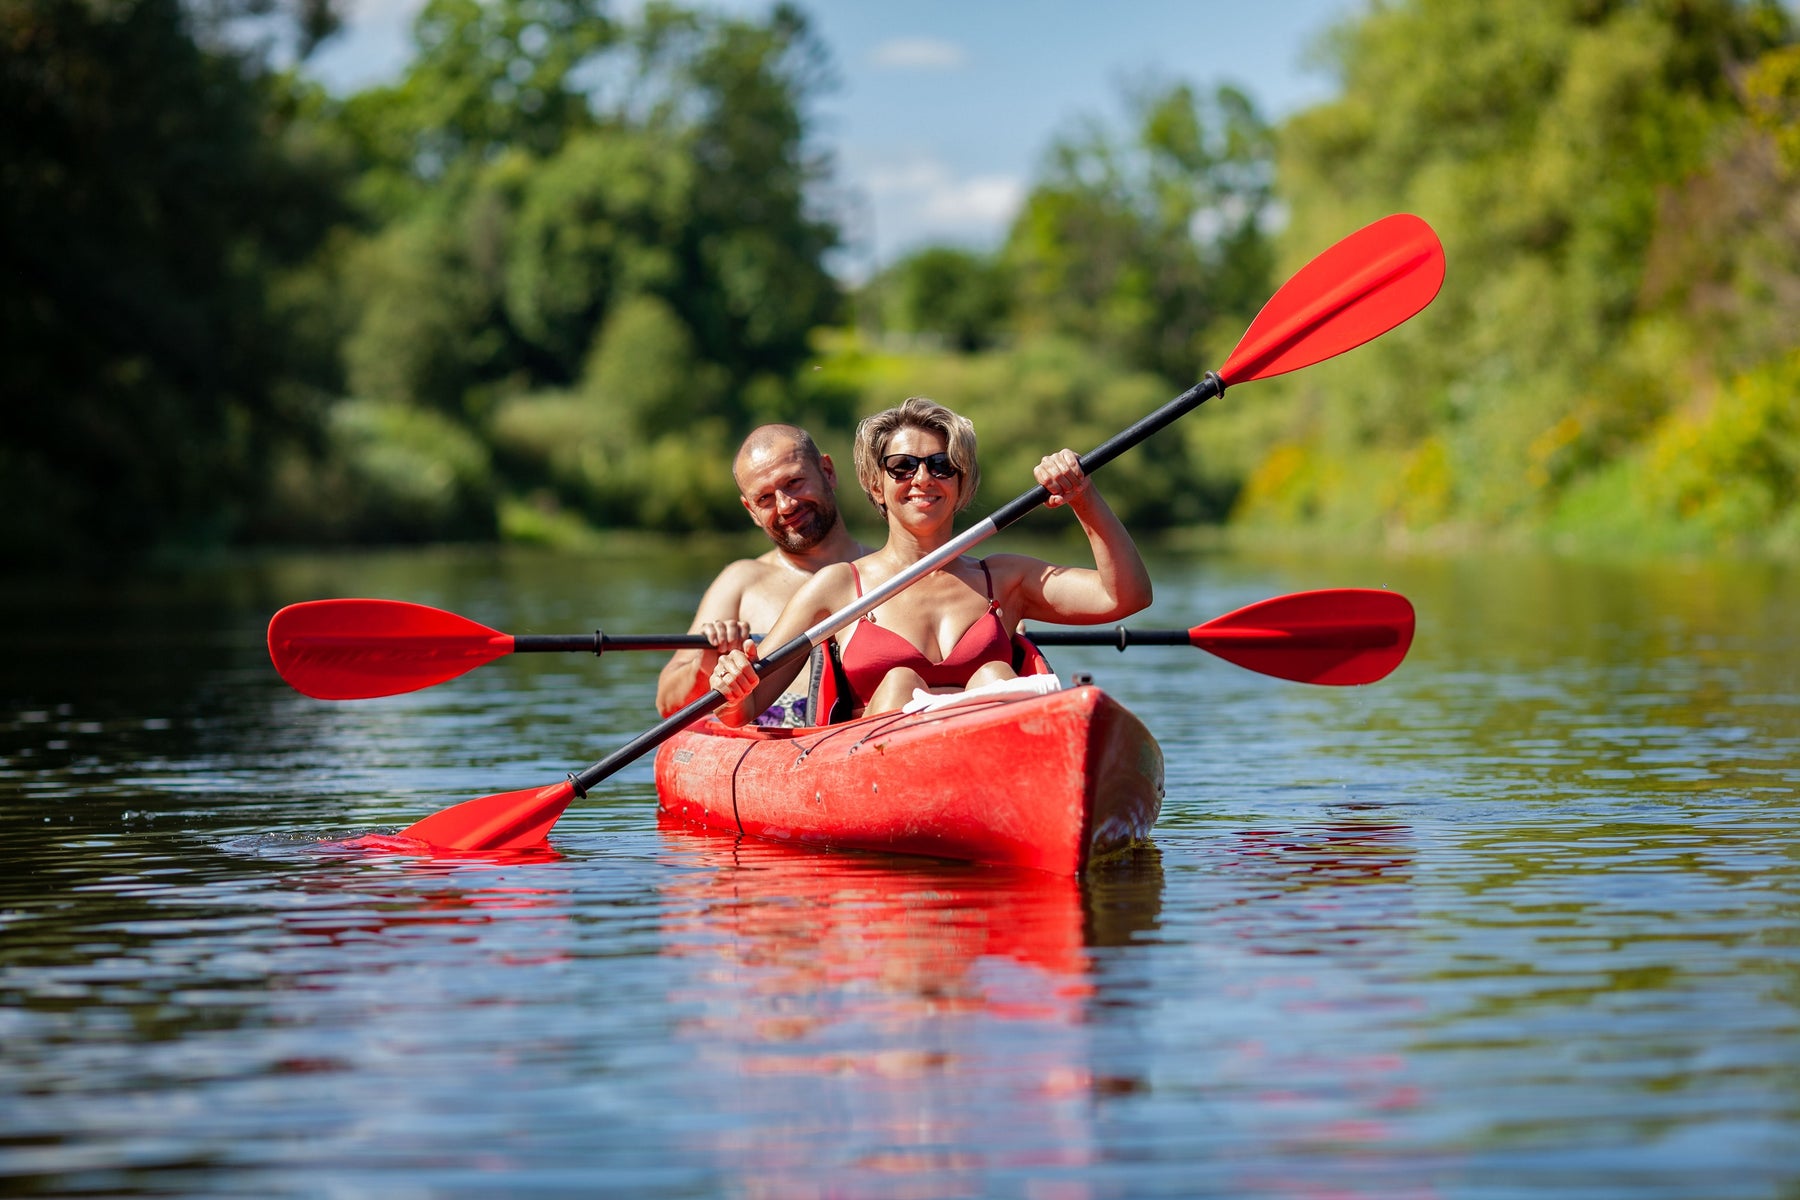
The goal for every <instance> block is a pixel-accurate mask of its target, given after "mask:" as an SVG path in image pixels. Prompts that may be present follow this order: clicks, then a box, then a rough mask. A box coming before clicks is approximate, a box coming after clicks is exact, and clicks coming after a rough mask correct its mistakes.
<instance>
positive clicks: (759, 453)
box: [731, 425, 838, 554]
mask: <svg viewBox="0 0 1800 1200" xmlns="http://www.w3.org/2000/svg"><path fill="white" fill-rule="evenodd" d="M731 476H732V478H733V479H735V480H737V486H738V499H739V500H740V501H742V503H743V505H744V509H745V511H747V512H748V513H749V514H750V519H751V520H753V521H755V522H756V523H757V525H758V526H760V527H761V529H762V531H763V532H764V533H766V534H768V535H769V538H770V540H771V541H773V542H774V543H775V544H776V545H777V546H779V547H781V548H782V549H783V550H787V551H789V552H791V553H796V554H798V553H803V552H805V551H808V550H811V549H812V548H813V547H814V546H817V545H818V544H819V543H820V542H822V541H824V540H825V539H826V538H827V537H828V536H830V534H831V531H832V530H833V529H836V528H837V527H838V508H837V498H836V497H835V496H834V495H833V494H832V493H833V490H834V489H835V488H836V487H837V473H836V472H835V471H833V470H832V467H831V460H830V459H829V458H826V457H825V456H824V455H823V454H820V453H819V447H818V445H817V444H816V443H814V441H813V440H812V435H811V434H809V433H807V432H806V430H804V429H802V428H800V427H799V426H798V425H759V426H757V427H756V428H755V429H752V430H751V431H750V436H749V437H747V438H745V439H744V444H743V445H742V446H740V447H738V452H737V458H736V459H734V460H733V461H732V464H731Z"/></svg>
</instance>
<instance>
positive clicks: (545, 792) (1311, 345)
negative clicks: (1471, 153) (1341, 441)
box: [401, 213, 1444, 850]
mask: <svg viewBox="0 0 1800 1200" xmlns="http://www.w3.org/2000/svg"><path fill="white" fill-rule="evenodd" d="M1443 281H1444V248H1443V245H1442V244H1441V243H1440V242H1439V241H1438V238H1437V235H1436V234H1435V233H1433V232H1432V230H1431V226H1429V225H1427V224H1426V223H1425V222H1424V221H1423V220H1421V219H1420V218H1418V217H1416V216H1412V215H1411V214H1407V213H1396V214H1395V215H1393V216H1389V217H1383V218H1382V219H1381V220H1379V221H1376V222H1375V223H1374V224H1372V225H1366V226H1364V227H1363V228H1362V229H1359V230H1358V231H1356V232H1355V233H1353V234H1351V235H1350V236H1349V237H1347V238H1345V239H1343V240H1342V241H1340V242H1338V243H1337V244H1336V245H1335V246H1333V247H1331V248H1330V249H1328V250H1326V251H1325V252H1324V253H1322V254H1320V255H1319V256H1318V257H1317V258H1315V259H1313V260H1312V261H1311V262H1309V263H1307V264H1306V266H1304V267H1302V268H1300V270H1299V272H1298V273H1296V274H1295V275H1294V276H1293V277H1292V278H1291V279H1289V280H1288V281H1287V282H1286V283H1284V284H1282V285H1281V288H1280V290H1279V291H1277V292H1276V293H1275V295H1274V296H1273V297H1272V298H1271V299H1270V300H1269V302H1268V303H1267V304H1265V305H1264V306H1263V308H1262V311H1261V312H1259V313H1257V315H1256V319H1255V320H1254V321H1252V322H1251V323H1250V328H1249V329H1248V330H1247V331H1246V332H1245V333H1244V336H1243V338H1242V339H1240V340H1239V342H1238V344H1237V347H1236V348H1235V349H1234V350H1233V351H1232V352H1231V356H1230V357H1229V358H1227V359H1226V360H1225V365H1224V367H1222V368H1220V369H1219V370H1218V371H1216V372H1214V371H1208V372H1207V373H1206V375H1205V376H1204V377H1202V378H1201V380H1200V382H1199V383H1196V384H1195V385H1194V386H1193V387H1191V388H1189V389H1188V390H1187V391H1185V392H1183V393H1182V394H1181V395H1179V396H1177V397H1175V399H1173V400H1171V401H1169V402H1168V403H1167V404H1165V405H1163V406H1162V407H1161V408H1159V409H1157V410H1156V411H1155V412H1153V413H1151V414H1150V415H1149V416H1147V417H1145V418H1144V419H1143V420H1141V421H1139V422H1137V423H1136V424H1135V425H1133V426H1131V427H1130V428H1129V429H1126V430H1125V431H1124V432H1122V433H1120V434H1118V435H1116V436H1114V437H1112V438H1111V439H1109V440H1107V441H1106V442H1104V443H1103V444H1101V445H1100V446H1099V447H1098V448H1096V449H1095V450H1093V451H1092V452H1090V453H1088V454H1086V455H1083V456H1082V458H1081V467H1082V470H1083V471H1084V472H1085V473H1087V474H1090V475H1091V474H1093V473H1094V472H1095V471H1097V470H1099V469H1100V468H1101V467H1103V466H1105V465H1106V464H1107V463H1109V462H1111V461H1112V460H1113V459H1115V458H1117V457H1118V456H1119V455H1120V454H1123V453H1124V452H1125V451H1127V450H1129V449H1131V448H1132V447H1133V446H1135V445H1137V444H1138V443H1139V442H1141V441H1143V440H1144V439H1145V438H1148V437H1149V436H1150V435H1151V434H1153V433H1156V432H1158V431H1159V430H1161V429H1163V428H1164V427H1166V426H1168V425H1170V424H1172V423H1173V422H1174V421H1176V420H1177V419H1179V418H1180V417H1182V416H1185V415H1186V414H1187V413H1189V412H1191V411H1193V410H1194V409H1196V408H1198V407H1199V406H1200V405H1202V404H1204V403H1206V401H1208V400H1210V399H1212V398H1213V397H1214V396H1218V395H1221V394H1223V393H1224V391H1225V389H1226V388H1227V387H1228V386H1231V385H1234V384H1239V383H1248V382H1250V381H1251V380H1254V379H1269V378H1272V377H1274V376H1276V375H1282V374H1285V373H1287V372H1289V371H1295V370H1298V369H1300V368H1301V367H1305V366H1310V365H1312V364H1313V363H1317V362H1322V361H1324V360H1325V359H1328V358H1331V357H1333V356H1335V355H1338V354H1342V353H1344V352H1345V351H1346V350H1351V349H1354V348H1355V347H1357V346H1360V345H1362V344H1363V343H1364V342H1366V341H1369V340H1370V339H1371V338H1374V337H1378V336H1379V335H1381V334H1383V333H1385V332H1387V331H1388V330H1390V329H1392V328H1394V327H1395V326H1396V325H1399V324H1400V323H1401V322H1403V321H1405V320H1407V319H1408V318H1410V317H1412V316H1413V315H1414V314H1416V313H1418V312H1419V311H1420V310H1421V309H1423V308H1424V307H1425V306H1426V305H1427V304H1429V303H1431V301H1432V299H1433V298H1434V297H1436V295H1437V293H1438V288H1439V287H1441V286H1442V284H1443ZM1049 498H1050V491H1049V489H1048V488H1046V487H1044V486H1043V485H1042V484H1039V485H1038V486H1036V487H1034V488H1032V489H1031V490H1030V491H1028V492H1026V493H1025V494H1024V495H1022V496H1020V497H1019V498H1018V499H1016V500H1013V501H1011V502H1010V503H1008V504H1006V505H1004V506H1002V507H1001V508H1000V509H998V510H996V511H995V512H994V513H992V514H990V515H989V516H987V517H985V518H983V519H982V520H981V521H979V522H977V523H976V524H975V525H973V526H972V527H970V528H969V529H968V530H966V531H965V532H963V533H962V534H960V535H958V536H957V537H954V538H952V539H950V541H948V542H946V543H944V545H942V546H940V547H938V549H936V550H934V551H932V552H931V553H930V554H927V555H926V556H925V557H924V558H921V559H920V560H919V561H918V562H916V563H914V564H913V565H912V566H910V567H908V568H907V569H906V570H904V571H901V572H899V573H897V574H896V575H894V576H893V577H892V578H890V579H888V580H887V581H886V582H885V583H883V584H881V585H880V586H879V587H876V588H873V589H871V590H870V591H868V592H866V593H864V594H863V595H862V596H860V597H858V598H857V599H856V601H855V602H853V603H851V604H849V605H846V606H845V607H844V608H841V609H839V610H838V611H837V612H835V613H833V614H831V615H830V616H828V617H826V618H825V619H824V620H822V621H820V622H819V623H818V624H816V625H814V626H813V627H812V628H811V629H808V630H806V631H805V632H804V633H802V634H800V635H799V636H797V637H794V638H791V639H790V640H789V641H787V642H786V643H785V644H783V645H782V646H780V647H779V648H777V649H776V650H774V651H773V652H771V653H770V654H768V655H766V656H764V657H762V658H760V659H759V661H758V662H757V665H756V669H757V671H758V672H759V673H766V672H767V671H769V670H770V669H772V668H775V667H780V666H785V665H787V664H789V663H791V662H793V661H794V660H795V659H796V658H800V657H802V656H804V655H807V654H810V653H811V652H812V648H813V647H814V646H817V645H818V644H819V643H820V642H822V641H824V640H825V639H826V638H828V637H831V636H832V635H833V634H835V633H837V632H838V631H839V630H841V629H843V628H844V627H845V626H846V625H848V624H850V623H851V622H852V621H855V620H856V619H857V618H859V617H861V616H862V615H863V614H865V613H867V612H870V611H871V610H873V609H875V608H878V607H880V606H881V605H882V604H885V603H886V602H887V601H888V600H890V599H892V598H893V597H894V596H895V595H896V594H898V593H899V592H901V591H903V590H904V589H906V588H907V587H909V586H911V585H912V584H913V583H914V582H916V581H917V580H920V579H923V578H924V577H925V576H926V575H929V574H930V573H931V572H933V571H935V570H937V569H938V568H939V567H942V566H943V565H944V564H946V563H948V562H951V561H952V560H954V559H956V558H957V557H959V556H961V555H963V554H965V553H967V552H968V551H969V549H970V548H971V547H973V546H975V545H977V544H979V543H980V542H983V541H985V540H986V539H988V538H989V537H992V536H993V535H994V534H995V533H998V532H999V531H1000V530H1002V529H1004V528H1006V526H1008V525H1010V524H1012V523H1013V522H1014V521H1017V520H1018V519H1019V518H1020V517H1022V516H1024V515H1025V514H1026V513H1028V512H1030V511H1031V510H1032V509H1034V508H1037V507H1038V506H1039V505H1041V504H1043V503H1044V502H1045V501H1046V500H1048V499H1049ZM724 702H725V697H724V696H723V695H722V694H720V693H719V692H716V691H715V692H708V693H707V694H706V695H704V696H701V697H699V698H698V699H696V700H695V701H693V702H692V703H691V704H688V705H687V706H685V707H684V708H681V709H679V710H678V711H676V712H674V713H672V714H671V715H670V716H668V717H666V718H665V719H664V720H663V721H662V722H661V723H659V724H657V725H656V726H655V727H653V728H651V729H649V730H646V731H645V732H644V733H641V734H639V735H638V736H637V737H635V738H633V739H632V740H631V741H629V742H627V743H626V744H625V745H623V746H621V747H619V748H618V749H617V750H615V751H613V752H612V753H611V754H609V755H607V756H606V757H605V758H603V759H601V760H600V761H599V762H597V763H594V764H593V765H592V766H590V767H587V768H585V769H584V770H581V771H577V772H572V773H571V774H570V775H569V777H568V778H567V779H564V780H563V781H561V782H560V783H554V784H550V785H548V786H546V787H539V788H525V789H522V790H520V791H514V792H501V793H499V794H497V795H493V796H482V797H478V798H476V799H474V800H466V801H464V802H463V803H461V804H458V805H455V806H453V807H451V808H447V809H444V810H443V811H442V812H438V813H433V814H432V815H431V816H429V817H426V818H425V819H424V820H422V821H419V822H417V823H416V824H413V825H411V826H409V827H408V828H406V829H404V830H402V831H401V835H402V836H404V837H409V838H414V839H416V840H418V841H421V842H425V843H427V844H429V845H431V846H435V847H439V848H441V849H446V850H511V849H519V848H522V847H526V846H532V845H535V844H536V843H537V842H539V841H541V840H542V839H543V838H544V836H545V835H546V834H547V833H548V832H549V830H550V827H551V826H552V825H554V824H555V823H556V819H557V818H558V817H560V816H561V815H562V813H563V810H564V809H566V808H567V807H568V806H569V804H570V803H571V802H572V801H573V800H575V799H576V798H577V797H579V796H585V795H587V793H588V791H589V789H591V788H592V787H593V786H594V785H595V784H597V783H599V782H600V781H601V780H603V779H606V778H607V777H609V776H611V775H613V774H614V773H615V772H617V771H619V770H621V769H622V768H624V767H626V766H628V765H630V764H631V763H632V762H634V761H636V760H637V759H638V758H640V757H642V756H643V755H644V754H646V753H648V752H649V751H651V750H654V749H655V748H656V747H658V746H660V745H661V744H662V743H664V742H666V741H668V740H669V738H671V737H673V736H674V735H675V734H676V733H678V732H679V731H681V730H682V729H685V728H686V727H687V726H689V725H691V724H693V723H694V722H695V721H698V720H699V719H700V718H702V717H704V716H706V715H707V714H708V713H710V712H712V710H713V709H715V708H717V707H719V705H721V704H723V703H724Z"/></svg>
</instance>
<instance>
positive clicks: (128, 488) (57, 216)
mask: <svg viewBox="0 0 1800 1200" xmlns="http://www.w3.org/2000/svg"><path fill="white" fill-rule="evenodd" d="M320 11H323V10H320ZM240 12H241V10H239V9H237V8H235V7H232V6H225V7H223V8H221V9H219V10H217V12H216V15H217V17H218V18H219V19H220V20H223V19H226V18H229V17H232V16H234V15H236V14H238V13H240ZM319 28H320V26H319V25H318V24H317V18H315V24H314V26H313V32H314V33H316V32H318V29H319ZM309 36H310V35H309ZM230 44H231V43H230V39H229V38H227V37H226V36H225V31H224V30H223V29H221V28H219V27H217V26H215V25H206V24H201V23H200V22H198V21H197V20H196V19H195V17H194V16H193V14H191V13H190V12H189V11H188V10H186V9H184V8H183V7H182V5H181V4H179V3H178V2H177V0H125V2H121V3H116V4H103V5H102V4H91V3H86V2H84V0H4V2H3V3H0V113H4V114H5V116H4V119H0V264H4V270H5V273H6V277H7V280H8V283H7V286H6V287H5V288H4V289H0V361H4V362H5V364H6V368H5V369H6V378H7V393H8V397H7V401H6V403H5V404H3V405H0V506H3V507H4V510H5V512H6V513H7V516H6V519H5V520H4V521H0V553H5V554H6V555H7V557H8V559H9V561H13V562H20V561H63V560H69V559H73V558H81V557H87V556H98V555H102V554H105V555H116V554H120V553H127V554H129V553H133V552H139V551H143V550H146V549H150V548H153V547H156V546H160V545H166V544H169V543H175V542H213V541H217V540H219V539H220V538H222V537H224V536H226V535H228V534H229V533H231V532H232V531H233V530H234V529H236V528H238V527H239V525H240V523H241V521H242V520H243V519H244V518H245V517H246V516H247V515H248V514H251V513H253V512H254V511H255V510H256V509H257V508H258V506H259V505H260V503H261V498H262V496H263V490H264V481H265V477H266V471H265V467H266V464H267V461H268V458H269V455H270V453H271V449H272V447H273V446H274V445H275V444H277V443H278V442H279V441H280V440H282V439H283V438H284V437H287V436H297V435H299V434H302V433H304V431H305V429H306V428H307V426H308V423H309V421H310V419H311V417H312V415H313V414H312V412H311V410H310V407H309V402H308V400H309V395H310V389H309V388H308V387H307V386H304V383H305V380H304V379H303V378H300V379H296V372H299V373H300V374H301V375H302V376H303V375H304V370H303V365H302V364H298V363H296V362H295V361H294V359H293V352H294V344H293V343H292V342H290V341H289V340H288V339H286V338H284V337H283V336H282V335H281V331H280V330H279V329H278V328H277V326H276V324H275V321H274V319H273V313H274V308H273V304H274V302H273V301H272V299H271V294H272V290H273V288H274V287H275V285H276V282H277V281H278V279H279V277H280V275H281V274H282V273H283V272H285V271H287V270H289V269H291V268H293V267H294V266H296V265H297V264H299V263H300V262H302V261H303V260H305V259H306V258H307V257H308V256H309V255H310V254H311V252H312V251H313V249H314V247H315V246H316V245H317V244H318V242H319V240H320V238H321V237H322V236H323V234H324V231H325V229H326V228H327V227H328V226H329V224H330V223H331V222H332V221H333V220H334V219H336V215H337V213H338V207H337V204H336V200H335V197H336V188H337V186H338V183H339V180H338V179H337V177H336V176H335V174H334V168H333V165H332V162H331V160H330V158H329V156H323V157H320V156H312V155H309V153H308V152H307V148H306V146H305V145H304V144H303V139H297V138H292V137H290V136H288V135H289V134H290V133H291V132H292V122H293V120H294V116H295V113H296V112H297V111H298V109H297V108H296V106H295V105H293V104H292V103H290V102H289V101H290V100H291V92H290V84H289V81H287V80H286V79H285V78H283V77H281V76H277V75H273V74H271V73H270V72H269V71H268V69H267V68H266V67H265V65H264V64H263V63H262V62H261V60H260V59H258V58H257V57H255V56H254V55H251V54H248V53H244V52H239V51H236V50H233V49H231V48H230Z"/></svg>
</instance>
